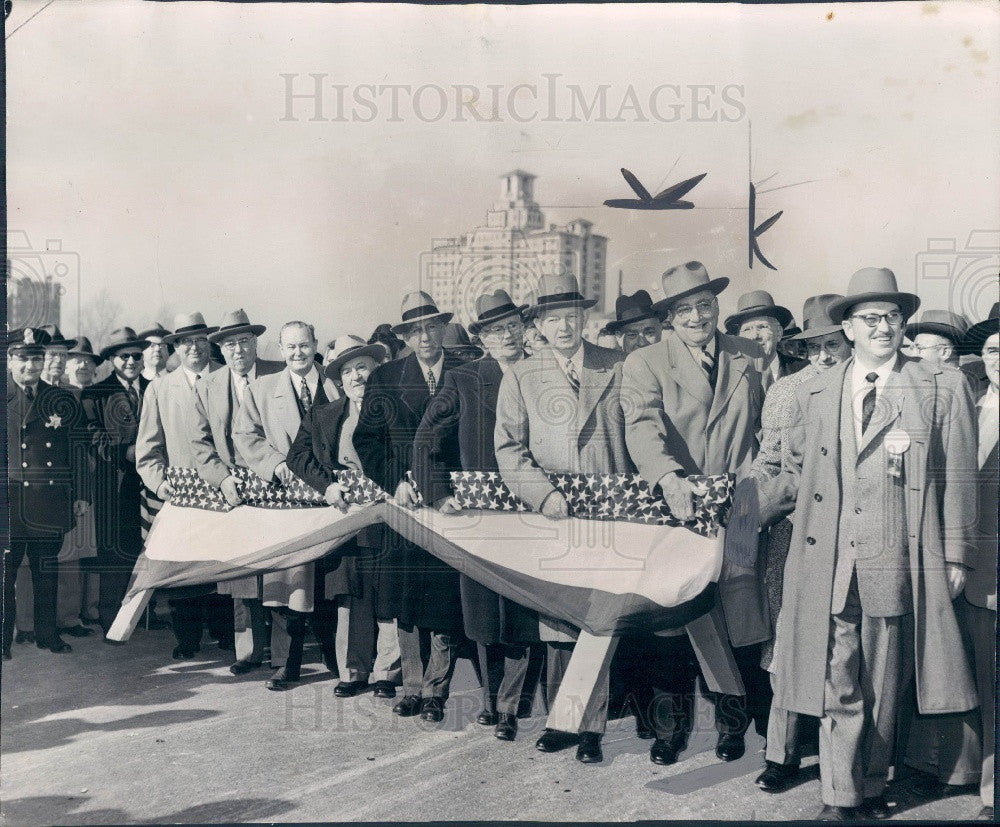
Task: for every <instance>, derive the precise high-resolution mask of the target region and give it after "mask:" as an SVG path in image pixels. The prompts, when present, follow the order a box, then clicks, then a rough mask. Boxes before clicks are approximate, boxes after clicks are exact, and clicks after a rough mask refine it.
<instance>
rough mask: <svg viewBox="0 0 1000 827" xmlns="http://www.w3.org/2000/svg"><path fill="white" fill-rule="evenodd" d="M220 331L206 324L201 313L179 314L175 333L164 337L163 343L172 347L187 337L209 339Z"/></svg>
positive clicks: (175, 322)
mask: <svg viewBox="0 0 1000 827" xmlns="http://www.w3.org/2000/svg"><path fill="white" fill-rule="evenodd" d="M218 329H219V328H217V327H209V326H208V325H207V324H205V317H204V316H202V315H201V313H178V314H177V315H176V316H175V317H174V332H173V333H170V334H169V335H167V336H164V337H163V341H164V342H166V343H167V344H168V345H172V344H174V343H176V342H177V341H178V340H179V339H183V338H184V337H185V336H193V335H195V334H201V335H203V336H206V337H207V336H208V335H209V334H211V333H215V331H216V330H218Z"/></svg>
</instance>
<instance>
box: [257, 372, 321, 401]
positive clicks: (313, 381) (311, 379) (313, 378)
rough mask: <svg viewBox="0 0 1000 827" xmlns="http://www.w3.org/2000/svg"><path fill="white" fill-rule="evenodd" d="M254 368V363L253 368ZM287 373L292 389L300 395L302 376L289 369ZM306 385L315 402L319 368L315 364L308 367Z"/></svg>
mask: <svg viewBox="0 0 1000 827" xmlns="http://www.w3.org/2000/svg"><path fill="white" fill-rule="evenodd" d="M256 369H257V368H256V365H255V366H254V370H256ZM289 374H290V378H291V380H292V390H293V391H295V395H296V396H301V394H300V392H301V390H302V377H301V376H299V375H298V374H296V373H291V371H289ZM306 387H307V388H309V395H310V396H311V397H312V401H313V402H315V401H316V389H317V388H318V387H319V368H317V367H316V365H313V366H312V367H311V368H309V373H307V374H306Z"/></svg>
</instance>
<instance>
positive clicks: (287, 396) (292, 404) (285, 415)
mask: <svg viewBox="0 0 1000 827" xmlns="http://www.w3.org/2000/svg"><path fill="white" fill-rule="evenodd" d="M274 403H275V409H276V413H277V416H278V421H279V422H280V423H281V427H282V428H284V430H285V433H286V434H288V436H289V439H291V440H294V439H295V437H296V436H297V435H298V433H299V425H300V424H301V421H302V420H301V417H300V416H299V405H298V403H297V402H296V401H295V399H294V398H293V396H292V372H291V369H290V368H285V369H284V370H283V371H282V372H281V373H280V374H278V382H277V387H276V388H275V389H274Z"/></svg>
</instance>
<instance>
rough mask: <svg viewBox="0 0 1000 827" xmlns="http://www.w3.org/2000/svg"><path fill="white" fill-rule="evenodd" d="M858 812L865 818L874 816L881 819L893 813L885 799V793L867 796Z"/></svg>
mask: <svg viewBox="0 0 1000 827" xmlns="http://www.w3.org/2000/svg"><path fill="white" fill-rule="evenodd" d="M858 813H859V814H860V815H862V816H864V817H865V818H874V819H877V820H879V821H882V820H883V819H886V818H888V817H889V816H891V815H892V811H891V810H890V809H889V802H888V801H886V800H885V796H884V795H873V796H872V797H871V798H866V799H865V800H864V801H862V802H861V806H860V807H858Z"/></svg>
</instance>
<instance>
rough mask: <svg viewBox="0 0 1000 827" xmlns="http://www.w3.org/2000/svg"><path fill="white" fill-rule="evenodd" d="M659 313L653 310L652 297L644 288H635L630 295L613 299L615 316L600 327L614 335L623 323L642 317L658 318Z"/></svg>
mask: <svg viewBox="0 0 1000 827" xmlns="http://www.w3.org/2000/svg"><path fill="white" fill-rule="evenodd" d="M659 318H660V314H659V313H657V312H656V311H655V310H653V299H652V298H651V297H650V295H649V293H647V292H646V291H645V290H636V291H635V292H634V293H633V294H632V295H631V296H619V297H618V298H617V299H615V318H614V319H612V320H611V321H610V322H608V323H607V324H606V325H604V327H603V328H602V329H601V332H602V333H603V332H605V331H607V332H608V333H610V334H612V335H614V334H615V333H617V332H618V331H620V330H621V329H622V328H623V327H625V325H627V324H631V323H632V322H638V321H642V320H643V319H659Z"/></svg>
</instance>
